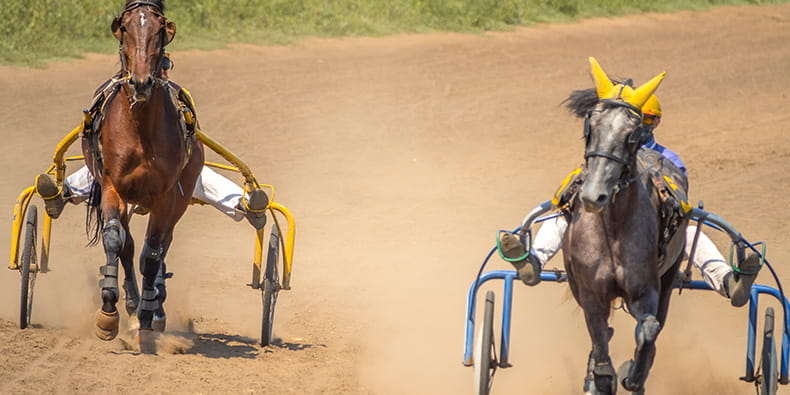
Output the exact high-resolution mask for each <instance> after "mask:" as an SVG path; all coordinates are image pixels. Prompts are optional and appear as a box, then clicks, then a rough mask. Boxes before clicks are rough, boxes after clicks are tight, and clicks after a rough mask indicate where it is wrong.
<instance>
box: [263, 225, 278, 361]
mask: <svg viewBox="0 0 790 395" xmlns="http://www.w3.org/2000/svg"><path fill="white" fill-rule="evenodd" d="M279 257H280V233H279V231H278V230H277V226H272V234H271V237H269V251H268V253H267V254H266V269H265V271H264V273H263V281H262V284H261V295H262V299H263V320H262V322H261V346H267V345H269V344H271V342H272V328H273V325H274V305H275V304H276V303H277V293H278V292H279V291H280V276H279V274H278V273H277V263H278V261H279Z"/></svg>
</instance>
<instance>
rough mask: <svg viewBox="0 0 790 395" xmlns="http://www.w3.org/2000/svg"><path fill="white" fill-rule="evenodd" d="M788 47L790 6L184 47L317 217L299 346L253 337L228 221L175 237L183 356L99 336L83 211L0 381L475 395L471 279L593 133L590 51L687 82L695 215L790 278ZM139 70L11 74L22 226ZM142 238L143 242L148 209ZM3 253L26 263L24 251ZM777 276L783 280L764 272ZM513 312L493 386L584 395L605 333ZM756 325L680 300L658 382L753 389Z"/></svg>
mask: <svg viewBox="0 0 790 395" xmlns="http://www.w3.org/2000/svg"><path fill="white" fill-rule="evenodd" d="M110 39H111V38H109V37H108V40H110ZM788 40H790V6H789V5H780V6H765V7H740V8H720V9H715V10H712V11H706V12H681V13H677V14H669V15H643V16H635V17H627V18H617V19H596V20H590V21H585V22H582V23H577V24H570V25H550V26H540V27H535V28H525V29H518V30H517V31H515V32H508V33H493V34H486V35H460V34H440V35H427V36H423V35H414V36H411V35H410V36H397V37H389V38H376V39H370V38H353V39H339V40H308V41H306V42H303V43H300V44H296V45H293V46H287V47H256V46H237V47H233V48H230V49H227V50H219V51H212V52H178V53H176V54H174V57H175V62H176V68H175V70H174V71H173V73H172V77H173V78H174V79H175V80H176V81H178V82H180V83H181V84H183V85H184V86H186V87H188V88H189V89H190V90H191V91H192V93H193V94H194V96H195V98H196V100H197V103H198V108H199V115H200V118H201V123H202V125H203V128H204V130H205V131H206V132H207V133H209V134H210V135H211V136H213V137H215V138H216V139H218V140H219V141H221V142H222V143H224V144H225V145H226V146H228V147H229V148H230V149H231V150H233V151H234V152H236V153H237V154H238V155H239V156H240V157H242V158H243V159H244V160H245V161H246V162H247V163H248V164H249V165H250V166H251V167H252V168H253V169H254V171H255V172H256V175H257V176H258V179H259V180H261V181H263V182H266V183H270V184H274V185H275V186H276V187H277V196H276V198H277V200H278V201H279V202H281V203H282V204H284V205H286V206H288V207H289V208H290V209H291V210H292V211H293V213H294V214H295V216H296V219H297V224H298V235H297V237H298V238H297V244H296V257H295V266H294V277H293V283H292V285H293V290H291V291H284V292H282V293H281V294H280V300H279V303H278V305H277V308H278V310H277V317H276V323H275V331H276V335H277V336H278V337H279V338H280V339H282V340H281V343H279V344H278V345H275V346H271V347H266V348H260V347H258V346H257V345H256V339H257V337H258V335H259V330H260V329H259V325H260V311H261V304H260V296H259V294H258V293H257V292H255V291H252V290H251V289H249V288H248V287H246V286H245V284H246V283H247V282H248V281H249V277H250V261H251V257H252V252H253V238H254V234H253V232H252V230H251V228H250V227H249V226H248V225H247V224H246V223H234V222H232V221H230V220H228V219H227V218H226V217H224V216H223V215H221V214H219V213H218V212H217V211H215V210H213V209H211V208H208V207H195V208H193V209H190V210H189V212H188V213H187V215H186V216H185V218H184V219H183V220H182V221H181V222H180V224H179V225H178V227H177V229H176V238H175V242H174V243H173V247H172V250H171V253H170V255H169V257H168V263H169V269H170V270H171V271H174V272H175V273H176V275H175V277H174V278H173V279H172V280H171V281H170V282H169V289H170V293H169V295H170V298H169V299H168V304H167V308H168V311H169V314H170V321H169V328H168V329H169V330H168V335H167V338H166V339H165V343H166V347H164V348H163V349H162V352H160V353H159V355H155V356H151V355H139V354H137V353H135V352H133V351H130V350H127V349H126V347H125V346H124V343H123V342H122V341H121V340H115V341H112V342H107V343H105V342H101V341H99V340H98V339H97V338H96V337H95V336H94V335H93V333H92V329H91V325H92V318H91V317H92V313H93V311H95V309H96V308H97V307H98V305H99V303H98V299H99V298H98V296H99V293H98V289H97V286H96V282H95V281H96V278H97V275H98V266H99V265H100V264H102V261H103V253H102V251H101V250H100V248H85V247H84V244H85V236H84V234H83V221H84V215H85V211H84V208H83V207H74V206H71V207H68V208H67V210H66V212H65V213H64V214H63V216H62V217H61V218H60V219H58V220H57V221H56V222H55V225H54V227H55V229H54V236H53V245H52V262H51V268H52V271H51V272H50V273H48V274H46V275H42V276H40V277H39V280H38V283H37V287H36V291H37V294H36V298H35V303H36V304H35V306H34V312H33V317H34V318H33V321H34V324H35V325H34V327H33V328H32V329H27V330H19V329H18V328H17V324H16V322H17V318H16V317H17V316H18V293H19V291H18V290H19V275H18V274H17V273H16V272H11V271H6V272H5V273H2V275H0V292H2V293H0V296H2V299H3V300H4V303H3V304H2V305H0V393H78V392H79V393H83V392H92V393H108V392H137V391H140V390H148V391H151V392H175V393H273V394H274V393H298V394H302V393H331V394H335V393H343V394H346V393H352V394H355V393H375V394H463V393H471V392H472V370H471V368H465V367H463V366H462V364H461V362H462V356H463V331H464V311H465V304H466V291H467V289H468V286H469V284H470V283H471V281H472V280H473V278H474V275H475V273H476V272H477V270H478V268H479V265H480V263H481V261H482V258H483V257H484V255H485V253H486V252H487V251H488V249H489V248H490V247H491V245H492V242H493V240H494V235H495V231H496V230H497V229H503V228H511V229H512V228H514V227H515V226H516V225H518V223H519V222H520V220H521V218H522V217H523V215H524V214H526V212H527V211H528V210H529V209H531V208H532V207H533V206H535V205H537V204H538V203H540V202H542V201H544V200H547V199H549V198H550V196H551V194H552V193H553V191H554V189H555V188H556V186H557V185H558V183H559V181H560V180H561V179H562V178H563V177H564V176H565V174H567V172H568V171H570V170H571V169H573V168H574V167H575V166H577V165H578V164H579V163H580V162H581V160H582V158H581V157H582V144H581V123H580V122H579V121H578V120H576V119H573V118H572V117H571V116H569V115H568V114H566V112H565V111H564V110H563V109H562V108H561V106H560V103H561V101H562V100H563V99H564V97H566V95H567V94H568V93H570V91H571V90H573V89H577V88H586V87H590V86H591V82H590V79H589V76H588V66H587V57H588V56H596V57H597V59H598V60H599V61H600V62H601V63H602V65H603V66H604V68H605V69H606V70H607V71H608V72H609V73H610V74H611V75H613V76H619V77H632V78H634V79H635V80H636V81H637V82H643V81H645V80H646V79H648V78H650V77H652V76H653V75H655V74H657V73H659V72H661V71H664V70H666V71H667V72H668V76H667V78H666V80H665V81H664V83H663V85H662V86H661V88H660V89H659V91H658V94H659V96H660V97H661V98H662V103H663V105H664V112H665V115H666V116H665V119H664V122H663V124H662V126H661V128H660V129H659V130H658V137H659V140H660V141H661V142H662V143H664V144H665V145H668V146H670V147H671V148H672V149H673V150H675V151H677V152H678V153H679V154H680V155H681V156H682V157H683V158H684V160H685V161H686V164H687V166H688V168H689V169H690V170H689V173H690V179H691V198H692V201H695V202H696V201H697V200H700V199H704V200H705V207H706V208H707V209H708V210H710V211H712V212H715V213H717V214H719V215H721V216H722V217H724V218H726V219H727V220H728V221H730V222H731V223H732V224H734V225H735V226H736V227H737V228H738V229H739V230H740V231H741V232H743V234H744V235H745V236H746V237H747V239H749V240H752V241H756V240H765V241H766V242H767V243H768V246H769V247H768V257H769V260H770V261H771V262H773V264H774V266H775V268H776V269H777V271H778V272H779V276H780V278H781V279H783V280H785V281H787V280H788V279H790V270H788V269H787V267H786V263H787V262H788V261H789V260H790V248H789V247H788V246H787V238H786V235H787V234H788V232H790V225H788V215H789V214H790V213H788V206H789V205H790V198H788V193H790V138H788V135H787V131H786V128H787V125H788V124H790V115H788V111H787V110H788V106H789V105H790V98H788V93H787V87H788V86H790V74H788V73H787V69H788V65H790V47H788V45H787V42H788ZM108 45H114V44H110V43H109V41H108ZM117 67H118V61H117V58H116V57H115V56H108V55H90V56H87V57H86V58H85V59H84V60H79V61H74V62H68V63H58V64H53V65H51V66H50V67H49V68H47V69H44V70H31V69H24V68H9V67H0V118H1V119H2V120H3V122H2V125H0V136H2V138H3V141H4V146H5V147H6V148H5V150H4V162H5V171H4V172H3V174H2V176H0V191H2V192H3V196H5V197H4V198H3V199H0V212H5V213H6V214H7V215H6V216H4V217H3V221H2V224H0V225H1V226H0V228H2V229H6V230H8V229H10V228H11V213H12V203H13V202H14V200H15V197H16V196H17V194H18V193H19V192H20V191H21V190H22V189H23V188H24V187H26V186H28V185H30V184H32V182H33V177H34V176H35V174H37V173H39V172H41V171H43V170H45V169H46V168H47V166H48V165H49V163H50V160H51V159H50V158H51V153H52V151H53V149H54V146H55V144H56V143H57V142H58V141H59V139H60V138H61V137H62V136H64V135H65V134H66V132H67V131H69V130H71V128H72V127H73V126H75V125H76V123H77V122H78V120H79V119H80V110H81V109H82V108H83V107H86V106H87V105H88V103H89V100H90V95H91V93H92V92H93V89H94V88H95V87H96V86H97V85H98V84H99V83H101V82H102V81H103V80H104V79H105V78H106V77H107V76H109V75H110V74H111V73H112V72H114V71H115V70H116V69H117ZM75 169H76V166H72V168H70V169H69V170H70V171H73V170H75ZM230 176H232V175H230ZM37 204H40V202H37ZM133 226H134V228H135V229H136V234H137V239H138V240H141V239H142V232H143V229H144V228H143V227H144V218H140V217H138V218H135V219H134V221H133ZM7 236H8V235H7ZM6 240H8V238H6ZM717 240H718V241H723V240H722V239H721V238H719V239H717ZM139 245H141V244H140V243H138V246H139ZM722 245H723V246H724V247H726V245H725V244H722ZM0 247H1V248H2V250H1V251H0V255H2V256H8V247H9V246H8V242H7V241H6V242H4V243H2V244H1V245H0ZM560 262H561V261H560V260H559V259H557V260H555V261H553V262H552V263H550V266H554V265H560ZM489 268H491V269H507V268H508V265H507V264H505V263H504V262H501V261H498V260H497V261H495V262H492V263H491V264H490V266H489ZM759 281H761V282H764V283H766V284H769V285H772V284H773V282H772V279H771V278H770V276H768V275H767V273H762V274H761V276H760V278H759ZM497 287H498V286H497ZM513 318H514V322H513V328H512V329H513V333H514V335H513V340H512V351H511V362H512V363H513V365H514V366H513V367H512V368H510V369H506V370H500V371H499V372H498V373H497V376H496V378H495V382H494V387H493V390H494V393H532V394H558V393H559V394H564V393H578V392H580V389H581V384H582V379H583V375H584V372H585V362H586V357H587V353H588V351H589V340H588V338H587V334H586V329H585V327H584V323H583V318H582V315H581V313H580V311H579V309H578V308H577V307H576V304H575V303H574V302H573V301H572V300H571V299H570V298H569V296H568V292H567V290H566V288H565V286H564V285H556V284H543V285H541V286H540V287H537V288H530V289H527V288H526V287H524V286H520V285H519V286H518V287H517V290H516V299H515V311H514V313H513ZM746 319H747V311H746V309H734V308H731V307H730V306H729V303H728V301H727V300H725V299H724V298H721V297H719V296H717V295H716V294H714V293H708V292H686V293H683V294H682V295H681V296H680V297H677V296H675V297H674V298H673V305H672V309H671V312H670V317H669V323H668V325H667V327H666V328H665V330H664V331H663V332H662V334H661V337H660V338H659V344H658V356H657V358H656V363H655V365H654V367H653V370H652V373H651V376H650V379H649V381H648V384H647V385H648V390H650V392H652V393H687V394H696V393H699V394H702V393H719V394H742V393H750V392H752V391H753V389H752V386H751V384H747V383H744V382H741V381H739V380H738V377H739V376H740V375H742V374H743V371H744V365H745V364H744V360H745V357H744V355H745V344H746V343H745V338H746ZM613 322H614V326H615V328H616V334H615V337H614V339H613V340H612V357H613V359H614V360H615V364H619V363H620V362H622V361H624V360H625V359H627V358H629V356H630V355H631V353H632V350H633V335H632V333H633V332H632V330H633V321H632V320H631V319H630V317H628V316H627V315H626V314H624V313H623V312H621V311H619V312H617V313H616V314H615V318H614V320H613Z"/></svg>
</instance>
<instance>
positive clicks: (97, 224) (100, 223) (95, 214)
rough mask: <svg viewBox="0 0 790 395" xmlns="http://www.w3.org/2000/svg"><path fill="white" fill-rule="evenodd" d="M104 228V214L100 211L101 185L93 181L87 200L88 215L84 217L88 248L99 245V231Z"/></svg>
mask: <svg viewBox="0 0 790 395" xmlns="http://www.w3.org/2000/svg"><path fill="white" fill-rule="evenodd" d="M103 228H104V214H103V213H102V210H101V184H100V183H99V182H98V181H96V180H94V181H93V183H92V184H91V191H90V197H89V198H88V215H86V216H85V234H86V235H87V236H88V246H95V245H96V244H98V243H99V237H100V235H101V231H102V229H103Z"/></svg>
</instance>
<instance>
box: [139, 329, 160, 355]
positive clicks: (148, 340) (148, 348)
mask: <svg viewBox="0 0 790 395" xmlns="http://www.w3.org/2000/svg"><path fill="white" fill-rule="evenodd" d="M137 343H138V344H139V345H140V352H141V353H143V354H156V333H155V332H154V331H153V330H151V329H142V328H141V329H140V330H139V331H137Z"/></svg>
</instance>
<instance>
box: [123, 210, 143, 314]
mask: <svg viewBox="0 0 790 395" xmlns="http://www.w3.org/2000/svg"><path fill="white" fill-rule="evenodd" d="M126 223H127V226H126V227H125V229H126V242H125V243H124V246H123V250H121V265H122V266H123V274H124V280H123V291H124V295H125V298H124V299H125V304H126V313H127V314H129V316H130V317H136V316H137V307H138V306H139V305H140V292H139V288H138V287H137V275H136V274H135V272H134V239H132V234H131V233H130V232H129V227H128V220H127V221H126Z"/></svg>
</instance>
